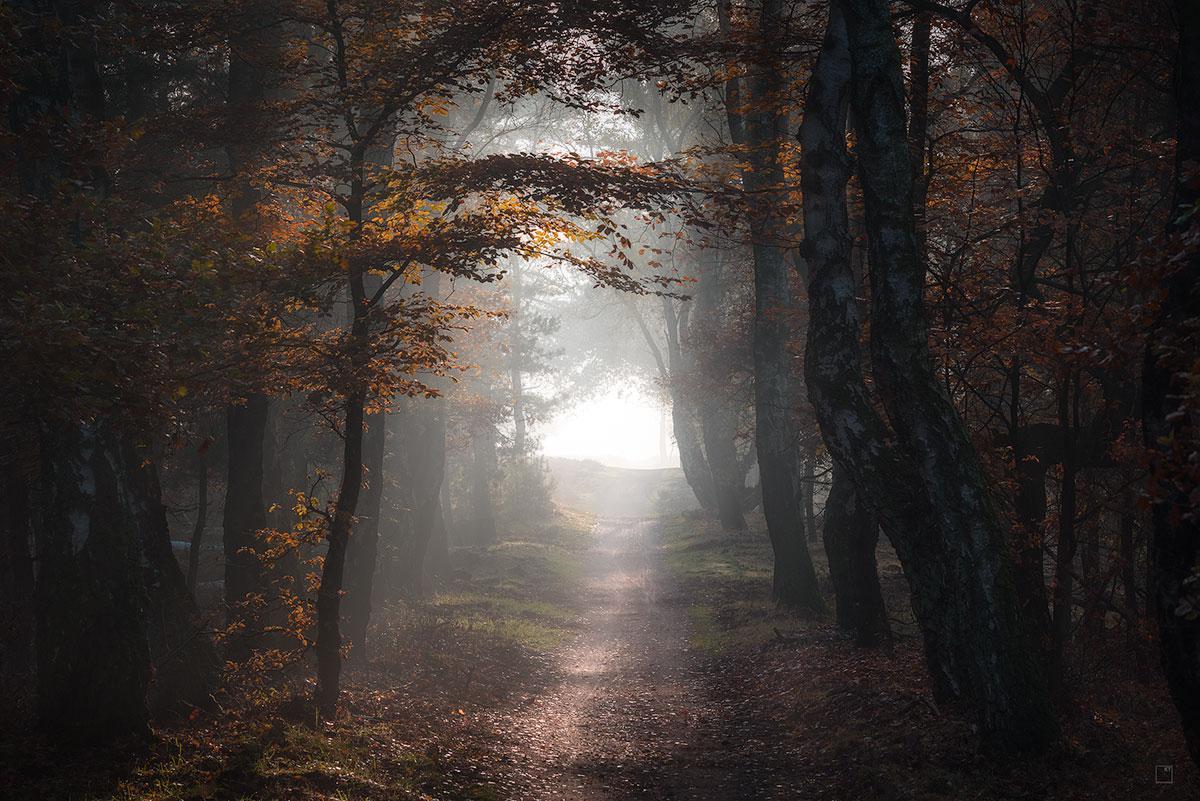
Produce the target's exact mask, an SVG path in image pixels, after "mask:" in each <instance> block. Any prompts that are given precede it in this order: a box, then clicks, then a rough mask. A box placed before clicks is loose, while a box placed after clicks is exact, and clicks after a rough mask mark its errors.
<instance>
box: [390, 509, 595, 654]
mask: <svg viewBox="0 0 1200 801" xmlns="http://www.w3.org/2000/svg"><path fill="white" fill-rule="evenodd" d="M593 523H594V520H593V518H592V517H591V516H590V515H585V514H579V513H574V512H566V511H560V512H557V513H556V514H555V515H554V517H553V518H552V519H551V520H550V521H548V522H546V523H544V524H541V525H521V526H512V527H509V529H508V530H507V531H506V532H505V533H504V535H503V537H502V539H501V540H500V541H499V542H496V543H494V544H492V545H489V546H486V547H472V548H456V549H454V551H453V553H452V560H453V565H454V570H453V573H452V577H451V579H450V581H449V582H447V583H446V584H445V585H444V586H443V587H442V588H440V589H439V591H438V592H436V593H435V594H434V595H433V596H432V597H431V598H430V599H429V600H428V601H426V602H424V603H419V604H413V603H407V602H406V603H404V604H402V605H400V606H399V607H398V608H395V609H392V610H389V616H390V618H391V621H392V623H391V624H392V625H399V626H402V627H410V628H415V629H419V630H426V631H428V630H434V629H439V628H446V627H451V628H454V629H456V630H459V631H463V632H467V633H469V634H483V635H485V636H487V637H491V638H498V639H501V640H506V641H508V642H510V643H511V644H514V645H517V646H520V647H525V648H530V649H533V650H535V651H540V652H544V651H549V650H552V649H554V648H556V647H558V646H560V645H562V644H563V643H564V642H565V641H567V640H568V639H569V638H570V637H572V636H574V634H575V633H576V631H577V623H578V617H579V611H580V609H579V603H578V598H579V588H580V587H581V586H582V585H583V583H584V574H585V570H584V555H585V552H586V550H587V548H588V540H589V538H590V536H591V530H592V526H593Z"/></svg>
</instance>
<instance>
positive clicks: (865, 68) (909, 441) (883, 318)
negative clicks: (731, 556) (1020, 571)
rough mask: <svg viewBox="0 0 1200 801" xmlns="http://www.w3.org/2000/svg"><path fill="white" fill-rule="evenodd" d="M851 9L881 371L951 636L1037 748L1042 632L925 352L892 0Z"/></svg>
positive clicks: (1005, 743) (866, 1)
mask: <svg viewBox="0 0 1200 801" xmlns="http://www.w3.org/2000/svg"><path fill="white" fill-rule="evenodd" d="M846 7H847V8H848V9H849V11H848V13H847V31H848V34H849V41H850V52H851V58H852V74H853V81H852V87H853V89H852V93H851V97H852V105H853V108H854V115H855V120H856V121H857V129H858V133H859V145H858V163H859V178H860V182H861V184H862V189H863V200H864V205H865V209H866V219H867V233H868V245H869V255H870V261H871V284H872V328H873V331H874V332H875V334H874V336H872V338H871V354H872V367H873V373H874V376H875V379H876V382H877V383H878V385H879V387H880V394H881V397H882V400H883V403H884V406H885V408H886V409H887V413H888V417H889V418H890V420H891V422H892V424H893V427H894V429H895V432H896V434H897V437H898V439H899V441H900V443H901V444H902V446H903V447H904V448H905V449H906V450H907V451H908V452H909V453H910V454H912V455H913V456H914V459H913V462H914V464H915V465H916V466H917V469H918V473H919V474H920V476H921V479H922V483H923V485H924V488H925V492H926V493H927V496H928V499H929V501H930V505H931V508H932V509H933V510H934V512H935V518H934V519H935V522H936V524H937V526H938V530H939V531H938V533H939V534H940V536H941V537H942V541H943V547H944V548H945V552H946V553H947V554H948V555H950V556H951V558H950V559H949V560H948V562H947V565H946V567H947V576H948V577H949V578H950V588H951V589H952V590H953V592H954V593H955V600H956V602H957V603H956V605H957V606H958V612H959V614H960V615H961V619H960V624H959V626H958V627H957V629H958V631H957V632H956V637H955V643H956V646H957V650H958V651H959V652H960V654H961V655H962V659H963V662H964V665H963V666H964V669H965V671H966V673H967V675H968V677H969V678H970V688H969V695H970V697H971V700H972V701H973V703H974V704H975V708H976V711H977V713H978V715H979V719H980V727H981V730H982V731H983V733H984V735H985V737H987V738H988V739H989V740H990V741H991V742H992V743H993V744H995V745H997V746H1000V747H1005V748H1016V749H1041V748H1044V747H1046V746H1047V745H1048V744H1049V743H1051V742H1052V741H1053V740H1054V739H1055V738H1056V737H1057V723H1056V721H1055V719H1054V715H1053V711H1052V706H1051V704H1050V693H1049V687H1048V685H1047V682H1046V680H1045V675H1044V671H1043V665H1042V661H1041V659H1040V656H1041V654H1040V650H1039V648H1038V645H1037V638H1036V636H1035V634H1034V632H1033V630H1032V626H1031V625H1030V624H1029V622H1028V621H1027V620H1026V619H1025V617H1024V616H1023V615H1022V614H1021V605H1020V602H1019V598H1018V595H1017V588H1016V583H1015V581H1014V578H1013V570H1012V564H1011V560H1010V558H1009V552H1008V549H1007V546H1006V543H1005V542H1004V538H1003V536H1002V532H1001V530H1000V526H999V521H998V519H997V516H996V514H995V511H994V509H993V506H992V503H991V499H990V498H989V497H988V490H987V484H986V479H985V477H984V474H983V469H982V467H981V465H980V463H979V459H978V456H977V454H976V452H975V449H974V446H973V445H972V443H971V441H970V439H969V437H968V435H967V432H966V429H965V427H964V426H963V424H962V421H961V420H960V419H959V417H958V413H957V411H956V410H955V408H954V406H953V404H952V403H951V401H950V398H949V397H948V396H947V395H946V392H945V388H944V387H943V385H942V384H941V382H940V381H939V380H938V378H937V376H936V375H935V373H934V369H933V359H932V356H931V354H930V352H929V342H928V329H927V324H926V319H925V309H924V277H925V270H924V266H923V265H922V264H921V262H920V259H919V256H918V253H917V240H916V232H915V225H914V220H913V213H912V172H911V166H910V162H909V151H908V147H907V144H906V141H905V139H906V130H905V105H906V104H905V98H904V87H903V81H902V78H901V71H900V53H899V49H898V48H897V46H896V40H895V34H894V32H893V30H892V21H891V13H890V7H889V4H888V3H887V2H885V0H849V1H848V2H847V3H846ZM918 455H919V458H916V457H917V456H918ZM856 483H857V482H856Z"/></svg>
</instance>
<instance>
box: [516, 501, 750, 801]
mask: <svg viewBox="0 0 1200 801" xmlns="http://www.w3.org/2000/svg"><path fill="white" fill-rule="evenodd" d="M658 532H659V524H658V522H657V521H655V520H651V519H637V518H608V519H602V520H600V521H599V522H598V523H597V524H596V530H595V535H594V541H593V547H592V552H591V553H590V555H589V556H590V559H589V568H590V569H589V582H588V586H587V588H586V590H584V592H586V594H587V595H586V605H587V610H588V611H587V614H586V616H585V619H584V625H585V630H584V632H583V633H582V634H581V635H580V636H579V637H578V639H577V640H576V641H575V642H574V643H572V644H571V645H569V646H568V647H566V648H565V649H564V650H563V651H562V653H561V654H560V656H559V665H558V667H559V670H560V673H561V677H562V678H561V681H559V682H558V683H557V684H556V685H555V686H553V687H552V688H551V689H550V690H549V691H547V692H545V693H543V694H541V695H539V696H537V697H535V698H533V699H532V700H531V701H530V703H528V704H526V705H525V706H524V707H523V708H522V709H521V710H520V711H519V712H517V713H516V714H515V715H514V716H513V718H512V719H511V720H507V721H499V724H500V725H499V728H500V730H501V731H502V732H504V733H505V741H506V744H505V749H506V750H507V752H508V754H509V758H508V760H507V761H508V762H509V765H510V766H511V768H512V769H513V770H514V771H515V772H517V773H518V774H519V781H518V782H517V783H518V784H519V785H521V786H522V794H521V796H520V797H521V798H528V799H586V800H587V801H609V800H610V799H628V798H655V799H705V800H706V801H708V800H709V799H711V800H712V801H723V800H724V799H754V798H758V797H759V796H760V793H759V788H757V787H756V786H755V785H756V780H758V779H760V778H761V777H755V776H753V775H750V773H749V771H750V766H748V765H746V764H745V762H744V759H742V758H738V757H737V756H736V755H735V752H738V751H741V752H742V757H744V755H745V752H744V749H745V747H746V746H747V745H748V743H747V742H746V736H747V735H748V732H747V731H745V726H744V725H743V722H742V721H739V720H738V718H739V717H740V716H739V714H738V710H737V708H736V706H735V705H733V704H731V703H728V702H724V701H718V700H714V695H715V693H714V692H713V690H712V689H711V683H710V682H708V681H706V679H705V675H704V671H703V663H704V659H703V657H702V655H700V654H697V653H695V652H694V651H693V650H691V649H689V647H688V620H687V606H686V604H685V603H683V599H681V598H679V597H677V596H673V595H672V593H671V592H670V588H669V581H668V579H667V576H666V575H665V574H664V572H663V568H662V566H661V564H660V558H659V550H658V541H657V537H658ZM734 743H736V746H735V745H734ZM731 746H734V747H731Z"/></svg>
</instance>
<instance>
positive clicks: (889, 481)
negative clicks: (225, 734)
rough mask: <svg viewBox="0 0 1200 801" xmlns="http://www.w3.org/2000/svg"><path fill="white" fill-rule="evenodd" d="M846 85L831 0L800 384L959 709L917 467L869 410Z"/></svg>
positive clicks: (808, 176) (815, 79)
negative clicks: (889, 549) (886, 551)
mask: <svg viewBox="0 0 1200 801" xmlns="http://www.w3.org/2000/svg"><path fill="white" fill-rule="evenodd" d="M850 81H851V59H850V50H849V40H848V37H847V33H846V23H845V16H844V13H843V7H842V4H841V3H840V2H835V3H833V4H831V6H830V12H829V22H828V26H827V28H826V32H825V38H824V41H823V42H822V45H821V51H820V55H819V56H818V58H817V63H816V65H815V66H814V68H813V73H812V76H811V78H810V80H809V85H808V97H807V100H806V103H805V109H804V122H803V124H802V125H801V127H800V143H801V173H800V175H801V190H802V195H803V198H804V248H803V253H804V260H805V265H806V267H807V275H808V312H809V325H808V341H807V346H806V349H805V357H804V376H805V384H806V386H807V388H808V397H809V400H810V401H811V402H812V405H813V410H814V411H815V412H816V416H817V422H818V425H819V427H820V429H821V437H822V439H823V441H824V442H825V447H826V448H827V449H828V450H829V453H830V455H831V456H832V458H833V462H834V469H835V470H844V471H845V472H846V473H847V474H848V475H849V476H850V478H851V479H852V481H853V483H854V485H855V486H856V487H857V488H859V492H860V493H861V499H862V500H864V501H865V502H867V504H868V506H869V507H870V508H871V510H872V511H873V512H874V515H875V518H876V520H877V521H878V522H879V524H880V526H882V527H883V529H884V532H885V533H886V534H887V536H888V538H889V539H890V540H891V542H892V545H893V547H895V549H896V552H897V555H898V556H899V557H900V561H901V563H902V564H903V565H904V573H905V577H906V578H907V580H908V584H909V588H910V590H911V594H912V605H913V612H914V614H915V616H916V619H917V622H918V624H919V625H920V626H921V634H922V643H923V645H924V648H925V659H926V664H927V665H928V668H929V676H930V680H931V683H932V689H933V694H934V697H935V698H936V699H937V701H938V703H940V704H943V705H958V704H961V703H962V702H963V700H964V699H963V694H964V686H965V683H966V678H965V676H964V671H963V669H962V667H961V665H960V662H959V660H958V659H957V658H956V655H955V649H954V643H953V640H952V632H953V621H952V620H944V619H943V618H944V617H946V610H947V609H948V598H947V595H946V593H947V588H946V586H945V579H944V577H943V573H944V568H943V564H942V562H943V555H942V553H941V550H940V546H939V543H938V541H937V539H936V538H935V536H934V534H935V524H934V521H933V519H932V510H931V508H930V505H929V502H928V499H927V498H926V496H925V494H924V491H923V489H922V487H921V479H920V476H918V475H917V472H916V467H915V466H914V465H913V464H912V462H911V460H910V459H909V458H908V457H907V456H906V455H905V454H903V453H902V452H900V451H899V449H898V448H896V447H895V443H894V441H893V437H892V434H891V432H890V431H889V430H888V427H887V426H886V424H885V423H884V421H883V420H882V418H881V417H880V416H879V414H878V413H877V412H876V410H875V406H874V404H873V403H872V399H871V397H870V394H869V393H868V391H867V386H866V380H865V377H864V374H863V357H862V352H861V347H860V345H859V337H860V335H861V331H860V329H861V322H860V310H859V304H858V302H857V299H856V296H857V294H858V280H857V278H856V277H855V273H854V269H853V266H852V264H851V255H852V254H851V251H852V242H853V240H852V238H851V235H850V219H849V213H848V208H847V202H846V187H847V184H848V183H849V180H850V173H851V169H852V166H853V163H852V161H851V159H850V157H849V154H848V153H847V151H846V119H847V112H848V109H849V104H850Z"/></svg>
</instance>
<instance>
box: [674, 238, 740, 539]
mask: <svg viewBox="0 0 1200 801" xmlns="http://www.w3.org/2000/svg"><path fill="white" fill-rule="evenodd" d="M697 266H698V268H699V269H698V272H699V282H698V285H697V289H696V296H695V301H694V303H695V307H696V309H695V313H694V314H693V315H691V316H690V317H689V318H688V320H690V325H689V327H688V331H687V332H686V336H685V334H684V332H682V331H680V332H679V337H680V339H681V340H685V341H684V342H682V343H681V345H680V349H681V350H682V348H683V346H684V345H687V346H688V347H691V346H692V343H693V342H694V341H695V340H696V339H697V338H703V340H704V341H707V342H713V341H719V337H720V336H721V329H722V327H723V325H724V316H725V315H724V292H725V288H724V276H723V272H724V271H723V270H722V269H721V262H720V260H719V258H718V257H717V256H716V254H714V253H711V252H705V253H701V254H700V259H699V263H698V265H697ZM678 359H679V360H682V359H683V354H682V353H680V354H679V356H678ZM689 361H692V362H694V361H695V359H691V360H689ZM693 372H697V373H698V372H699V370H698V369H695V367H694V365H693ZM722 378H723V377H722ZM704 379H705V380H704V382H703V383H704V386H705V387H706V389H705V391H704V392H703V394H702V395H701V396H700V397H699V398H698V399H697V401H696V404H695V407H696V410H697V413H698V416H699V418H700V431H701V434H702V435H703V438H704V459H705V461H707V463H708V470H709V473H710V474H711V476H712V485H713V491H714V500H715V501H716V506H717V516H718V519H719V520H720V521H721V525H722V526H723V527H724V528H725V529H727V530H730V531H743V530H745V528H746V518H745V517H744V515H743V514H742V502H743V498H744V496H745V494H746V482H745V479H746V471H745V470H744V469H743V468H742V466H741V464H740V461H739V459H738V454H737V422H738V421H737V409H736V407H735V400H734V399H733V398H731V397H729V394H728V393H726V392H723V391H721V390H720V389H713V388H712V384H713V383H716V381H718V380H720V379H719V378H718V377H715V376H705V377H704Z"/></svg>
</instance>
